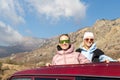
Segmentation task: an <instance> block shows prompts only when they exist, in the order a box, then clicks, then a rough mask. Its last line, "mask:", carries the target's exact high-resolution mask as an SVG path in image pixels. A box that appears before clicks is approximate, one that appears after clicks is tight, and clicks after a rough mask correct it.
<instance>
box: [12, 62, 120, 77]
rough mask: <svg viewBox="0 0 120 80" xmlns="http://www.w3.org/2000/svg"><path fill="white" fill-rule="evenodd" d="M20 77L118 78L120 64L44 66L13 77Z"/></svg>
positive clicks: (21, 72) (17, 73) (119, 75)
mask: <svg viewBox="0 0 120 80" xmlns="http://www.w3.org/2000/svg"><path fill="white" fill-rule="evenodd" d="M20 75H24V76H25V75H33V76H34V75H49V76H51V75H54V76H55V75H57V76H58V75H61V76H96V77H119V78H120V63H119V62H110V63H88V64H70V65H54V66H44V67H40V68H35V69H29V70H23V71H19V72H16V73H15V74H14V75H13V76H20Z"/></svg>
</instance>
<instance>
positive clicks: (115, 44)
mask: <svg viewBox="0 0 120 80" xmlns="http://www.w3.org/2000/svg"><path fill="white" fill-rule="evenodd" d="M85 31H92V32H93V33H94V35H95V41H96V43H97V46H98V48H100V49H102V50H103V51H104V52H105V54H106V55H108V56H110V57H112V58H114V59H117V58H120V18H118V19H115V20H105V19H102V20H97V21H96V22H95V24H93V26H89V27H85V28H84V29H80V30H78V31H76V32H72V33H69V35H70V37H71V40H72V43H73V44H74V45H75V47H76V48H78V47H79V45H80V43H81V42H82V37H83V34H84V32H85ZM57 43H58V36H56V37H53V38H51V39H49V41H48V43H47V44H44V45H42V46H41V47H40V48H39V49H36V50H33V51H31V52H24V53H19V54H14V55H12V56H10V57H7V58H4V59H2V62H5V63H10V64H11V63H12V64H17V65H25V66H27V65H33V66H35V67H39V66H43V65H45V63H46V62H51V60H52V57H53V56H54V55H55V51H56V46H57Z"/></svg>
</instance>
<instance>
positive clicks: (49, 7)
mask: <svg viewBox="0 0 120 80" xmlns="http://www.w3.org/2000/svg"><path fill="white" fill-rule="evenodd" d="M119 3H120V0H0V5H1V6H0V37H1V39H0V45H2V44H8V45H9V44H13V43H16V42H19V41H22V40H23V39H24V38H25V37H26V36H29V37H37V38H51V37H54V36H57V35H59V34H62V33H70V32H75V31H77V30H78V29H81V28H84V27H86V26H92V25H93V24H94V23H95V21H96V20H99V19H109V20H112V19H116V18H119V17H120V10H119V8H120V5H119Z"/></svg>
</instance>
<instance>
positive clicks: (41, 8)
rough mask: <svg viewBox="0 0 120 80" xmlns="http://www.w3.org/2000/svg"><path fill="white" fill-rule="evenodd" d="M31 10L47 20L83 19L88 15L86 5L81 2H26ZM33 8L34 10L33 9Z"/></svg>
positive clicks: (48, 0)
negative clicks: (63, 18)
mask: <svg viewBox="0 0 120 80" xmlns="http://www.w3.org/2000/svg"><path fill="white" fill-rule="evenodd" d="M26 1H27V2H28V4H29V8H30V10H34V11H35V12H37V13H38V14H39V15H45V16H46V17H47V18H53V19H60V18H61V17H65V18H75V19H82V18H84V17H85V14H86V5H84V4H83V3H82V2H81V1H80V0H26ZM31 8H33V9H31Z"/></svg>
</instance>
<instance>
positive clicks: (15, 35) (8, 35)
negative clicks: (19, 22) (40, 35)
mask: <svg viewBox="0 0 120 80" xmlns="http://www.w3.org/2000/svg"><path fill="white" fill-rule="evenodd" d="M22 39H23V37H22V35H21V34H20V33H19V32H17V31H16V30H14V29H12V28H11V27H10V26H9V25H6V24H4V23H3V22H1V21H0V44H5V45H12V44H15V43H19V42H21V41H22Z"/></svg>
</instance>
